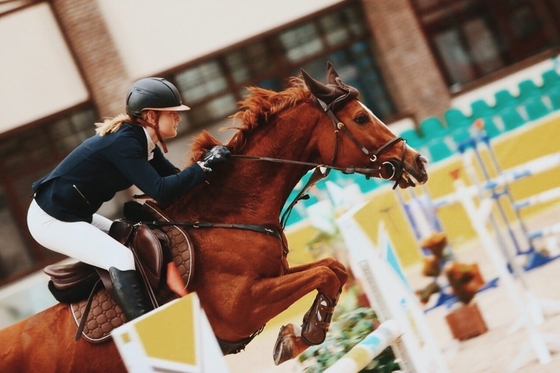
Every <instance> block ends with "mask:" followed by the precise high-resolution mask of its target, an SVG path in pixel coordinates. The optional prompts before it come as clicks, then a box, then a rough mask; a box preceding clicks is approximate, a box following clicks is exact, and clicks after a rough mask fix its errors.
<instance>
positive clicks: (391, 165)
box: [232, 95, 406, 228]
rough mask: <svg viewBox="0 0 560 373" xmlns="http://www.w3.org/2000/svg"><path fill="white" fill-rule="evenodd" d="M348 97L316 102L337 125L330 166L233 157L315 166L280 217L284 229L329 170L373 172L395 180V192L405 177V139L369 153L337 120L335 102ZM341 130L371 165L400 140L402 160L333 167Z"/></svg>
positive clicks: (392, 140) (386, 144) (246, 156)
mask: <svg viewBox="0 0 560 373" xmlns="http://www.w3.org/2000/svg"><path fill="white" fill-rule="evenodd" d="M347 96H348V95H344V96H340V97H339V98H337V99H336V100H334V101H333V102H331V103H330V104H328V105H327V104H326V103H325V102H324V101H322V100H321V99H319V98H317V97H315V99H316V100H317V102H318V103H319V105H320V106H321V108H322V109H323V112H324V113H325V114H327V115H328V116H329V118H330V119H331V121H332V123H333V125H334V136H335V139H334V149H333V155H332V157H331V161H330V165H325V164H318V163H312V162H303V161H295V160H289V159H281V158H271V157H260V156H250V155H235V154H233V155H232V157H234V158H241V159H247V160H259V161H268V162H275V163H289V164H296V165H305V166H312V167H315V170H314V172H313V174H312V175H311V177H310V178H309V180H308V181H307V183H306V185H305V186H304V187H303V188H302V189H301V191H300V192H299V193H298V195H297V196H296V197H295V198H294V199H293V201H292V202H291V203H290V205H289V206H288V208H287V209H286V210H285V211H284V213H283V214H282V218H281V224H282V228H284V227H285V225H286V223H287V219H288V217H289V215H290V213H291V211H292V209H293V207H294V206H295V204H296V203H297V202H298V201H299V200H301V199H307V198H309V196H308V195H307V194H306V193H307V191H308V190H309V189H310V188H311V187H312V186H313V185H315V184H316V183H317V182H318V181H320V180H322V179H324V178H326V177H327V176H328V174H329V172H330V170H337V171H340V172H342V173H344V174H353V173H355V172H359V173H364V174H366V178H369V177H370V176H369V175H367V174H371V173H377V174H378V175H379V177H380V178H382V179H385V180H390V179H393V178H395V184H394V185H393V189H395V188H396V187H397V186H398V184H399V182H400V181H401V179H402V174H403V170H404V156H405V153H406V140H405V139H403V138H402V137H400V136H397V137H395V138H393V139H391V140H389V141H387V142H386V143H385V144H383V145H382V146H380V147H379V148H378V149H377V150H376V151H375V152H372V151H370V150H368V148H366V147H365V146H364V145H363V144H362V143H360V141H359V140H358V139H356V137H355V136H354V135H353V134H352V132H350V130H349V129H348V128H347V127H346V125H345V124H344V123H343V122H342V121H341V120H339V119H338V117H337V116H336V115H335V114H334V112H333V109H332V108H333V106H334V105H335V104H336V103H339V102H341V101H343V100H344V99H346V98H347ZM340 131H342V133H344V134H345V135H346V136H348V138H349V139H350V140H351V141H352V142H353V143H354V144H355V145H356V146H357V147H358V148H359V149H360V150H361V151H362V152H363V153H364V154H365V155H366V156H367V157H369V161H370V163H371V164H372V165H375V164H378V163H379V156H380V155H381V154H382V153H384V152H385V151H387V150H389V149H391V148H392V147H393V146H394V145H395V144H397V143H398V142H399V141H402V142H403V143H404V144H403V150H402V153H401V159H399V160H394V159H391V160H388V161H384V162H381V164H380V165H378V167H374V168H356V167H353V166H350V167H337V166H334V163H335V161H336V158H337V155H338V142H339V141H338V140H339V138H338V136H339V132H340ZM322 169H325V171H322Z"/></svg>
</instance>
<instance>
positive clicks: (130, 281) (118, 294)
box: [109, 267, 153, 321]
mask: <svg viewBox="0 0 560 373" xmlns="http://www.w3.org/2000/svg"><path fill="white" fill-rule="evenodd" d="M109 275H110V276H111V282H112V284H113V290H114V291H113V295H114V296H115V301H116V302H117V303H118V305H119V306H120V307H121V309H122V311H123V312H124V315H125V316H126V318H127V319H128V321H130V320H133V319H135V318H137V317H139V316H142V315H143V314H145V313H148V312H150V311H151V310H153V306H152V304H151V303H150V302H149V301H148V298H147V296H146V294H145V290H144V286H143V285H142V284H141V282H140V280H139V278H138V274H137V273H136V271H134V270H128V271H121V270H118V269H117V268H115V267H111V268H109Z"/></svg>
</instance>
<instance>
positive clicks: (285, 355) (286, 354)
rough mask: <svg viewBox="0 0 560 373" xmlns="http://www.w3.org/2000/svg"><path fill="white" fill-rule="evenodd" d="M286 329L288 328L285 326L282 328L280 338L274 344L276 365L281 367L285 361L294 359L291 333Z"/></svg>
mask: <svg viewBox="0 0 560 373" xmlns="http://www.w3.org/2000/svg"><path fill="white" fill-rule="evenodd" d="M286 328H287V327H286V326H285V325H284V326H282V327H281V328H280V332H279V333H278V338H277V339H276V343H275V344H274V351H273V358H274V364H276V365H280V364H282V363H283V362H285V361H288V360H290V359H293V357H294V349H293V344H292V341H291V338H290V335H289V331H288V330H287V329H286Z"/></svg>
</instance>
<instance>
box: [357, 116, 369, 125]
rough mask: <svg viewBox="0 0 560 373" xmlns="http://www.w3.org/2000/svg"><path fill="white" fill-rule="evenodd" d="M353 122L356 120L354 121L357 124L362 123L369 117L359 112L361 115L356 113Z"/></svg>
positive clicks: (367, 120)
mask: <svg viewBox="0 0 560 373" xmlns="http://www.w3.org/2000/svg"><path fill="white" fill-rule="evenodd" d="M354 122H356V123H358V124H364V123H367V122H369V117H368V116H367V115H365V114H361V115H358V116H357V117H356V118H355V119H354Z"/></svg>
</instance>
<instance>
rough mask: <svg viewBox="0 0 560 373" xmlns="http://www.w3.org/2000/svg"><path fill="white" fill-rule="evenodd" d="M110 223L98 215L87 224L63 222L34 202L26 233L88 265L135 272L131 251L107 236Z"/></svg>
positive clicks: (44, 244)
mask: <svg viewBox="0 0 560 373" xmlns="http://www.w3.org/2000/svg"><path fill="white" fill-rule="evenodd" d="M111 224H112V221H111V220H109V219H107V218H106V217H103V216H101V215H98V214H94V215H93V221H92V223H91V224H89V223H86V222H82V221H79V222H64V221H60V220H57V219H55V218H53V217H52V216H50V215H49V214H47V213H46V212H45V211H43V209H42V208H41V207H40V206H39V205H38V204H37V202H36V201H35V200H33V202H31V206H29V211H28V213H27V226H28V228H29V232H30V233H31V235H32V236H33V238H34V239H35V241H37V242H38V243H39V244H41V245H42V246H44V247H46V248H47V249H49V250H53V251H56V252H58V253H61V254H64V255H67V256H69V257H70V258H74V259H76V260H79V261H81V262H84V263H87V264H91V265H92V266H95V267H99V268H103V269H106V270H108V269H109V268H110V267H115V268H117V269H120V270H121V271H127V270H131V269H135V266H134V256H133V254H132V251H130V249H129V248H127V247H126V246H124V245H121V244H120V243H119V242H117V241H116V240H115V239H113V238H112V237H110V236H109V235H108V234H107V233H108V232H109V228H110V227H111Z"/></svg>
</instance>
